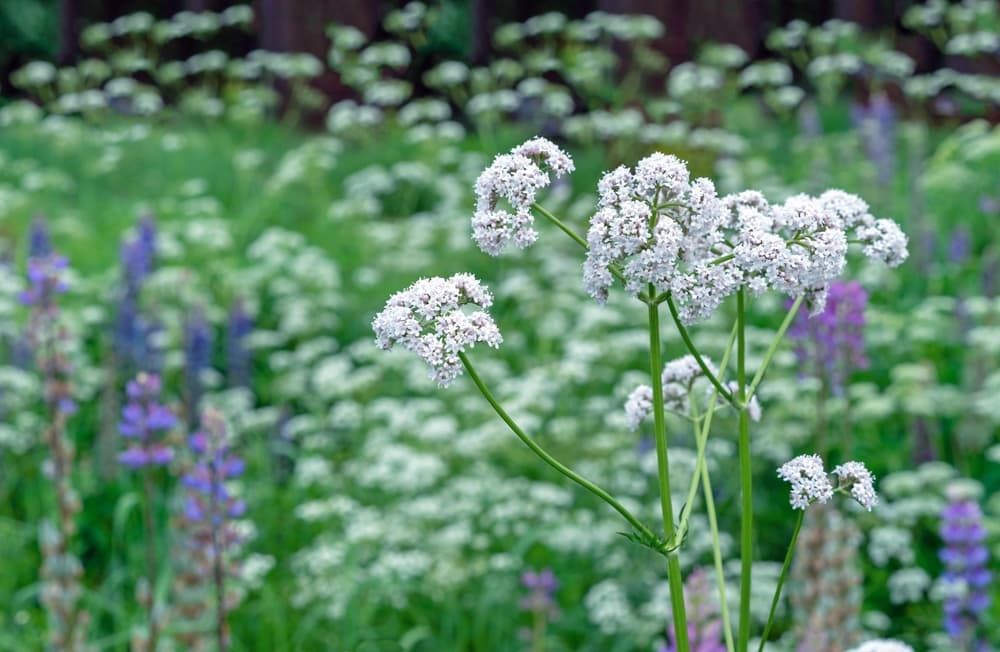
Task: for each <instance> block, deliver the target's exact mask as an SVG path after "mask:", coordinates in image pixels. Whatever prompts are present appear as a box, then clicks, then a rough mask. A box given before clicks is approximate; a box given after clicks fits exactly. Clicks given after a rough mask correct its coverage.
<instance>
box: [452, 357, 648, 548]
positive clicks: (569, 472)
mask: <svg viewBox="0 0 1000 652" xmlns="http://www.w3.org/2000/svg"><path fill="white" fill-rule="evenodd" d="M458 357H459V358H460V359H461V360H462V364H463V365H465V370H466V371H467V372H468V373H469V378H471V379H472V382H473V383H475V385H476V387H477V388H479V391H480V392H481V393H482V395H483V397H484V398H485V399H486V401H487V402H488V403H489V404H490V406H491V407H492V408H493V410H494V411H495V412H496V413H497V416H499V417H500V418H501V419H502V420H503V422H504V423H506V424H507V427H508V428H510V429H511V432H513V433H514V434H515V435H517V438H518V439H520V440H521V441H522V442H524V445H525V446H527V447H528V448H530V449H531V450H532V452H534V453H535V455H537V456H538V457H540V458H542V461H543V462H545V463H546V464H548V465H549V466H551V467H552V468H553V469H555V470H556V471H558V472H559V473H561V474H563V475H564V476H566V477H567V478H569V479H570V480H572V481H573V482H575V483H577V484H578V485H580V486H581V487H583V488H584V489H586V490H587V491H589V492H590V493H592V494H594V495H595V496H597V497H598V498H600V499H601V500H603V501H604V502H606V503H607V504H608V505H610V506H611V507H612V508H613V509H614V510H615V511H616V512H618V513H619V514H621V515H622V517H624V518H625V520H626V521H628V522H629V524H630V525H631V526H632V527H634V528H635V529H636V530H637V531H638V532H639V533H640V534H642V535H643V536H644V537H646V538H647V539H648V540H651V541H655V540H657V539H658V537H657V536H656V535H655V534H653V532H652V530H650V529H649V528H648V527H646V526H645V525H644V524H643V523H642V522H641V521H640V520H639V519H637V518H636V517H635V516H634V515H633V514H632V512H630V511H628V510H627V509H626V508H625V506H624V505H622V504H621V503H620V502H618V501H617V500H616V499H615V498H614V496H612V495H611V494H609V493H608V492H607V491H605V490H604V489H602V488H600V487H599V486H597V485H596V484H594V483H593V482H591V481H590V480H588V479H586V478H585V477H583V476H582V475H580V474H579V473H577V472H576V471H574V470H573V469H571V468H569V467H567V466H566V465H564V464H563V463H562V462H560V461H559V460H557V459H556V458H554V457H552V455H550V454H549V453H548V452H547V451H546V450H545V449H544V448H542V447H541V446H540V445H539V444H538V443H537V442H536V441H535V440H534V439H532V438H531V437H529V436H528V435H527V434H525V432H524V430H522V429H521V427H520V426H519V425H517V423H516V422H515V421H514V419H513V418H511V416H510V415H509V414H507V411H506V410H504V409H503V406H501V405H500V403H499V402H498V401H497V399H496V398H495V397H494V396H493V393H492V392H490V390H489V389H488V388H487V387H486V385H485V384H484V383H483V381H482V379H481V378H480V377H479V374H477V373H476V370H475V369H474V368H473V366H472V363H471V362H470V361H469V358H468V357H467V356H466V355H465V353H459V354H458Z"/></svg>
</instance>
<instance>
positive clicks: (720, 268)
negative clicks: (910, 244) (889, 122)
mask: <svg viewBox="0 0 1000 652" xmlns="http://www.w3.org/2000/svg"><path fill="white" fill-rule="evenodd" d="M598 191H599V194H600V200H599V202H598V208H597V212H596V213H595V214H594V216H593V217H592V218H591V221H590V230H589V231H588V233H587V244H588V247H589V251H588V254H587V260H586V262H585V263H584V285H585V286H586V289H587V292H588V293H589V294H590V295H591V296H592V297H593V298H594V299H595V300H597V301H598V302H601V303H603V302H604V301H606V300H607V297H608V290H609V289H610V287H611V285H612V283H613V281H614V276H613V273H612V269H613V268H616V267H617V268H620V269H621V270H622V276H623V277H624V280H625V291H626V292H628V293H629V294H632V295H638V294H639V292H641V291H642V290H643V289H644V288H646V287H647V286H649V285H651V286H653V287H654V288H655V290H656V292H658V293H662V292H669V293H670V294H671V295H672V296H673V297H674V299H675V300H676V302H677V303H678V305H679V311H680V315H681V319H682V320H683V321H685V322H687V323H690V322H695V321H698V320H701V319H704V318H706V317H708V315H710V314H711V313H712V312H713V311H714V310H715V309H716V308H717V307H718V306H719V304H720V303H721V302H722V300H723V299H725V298H726V297H727V296H729V295H731V294H732V293H734V292H735V291H736V290H737V289H739V288H741V287H746V288H748V289H749V290H751V291H752V292H753V293H755V294H759V293H762V292H764V291H766V290H777V291H779V292H783V293H785V294H789V295H793V296H803V295H804V296H805V297H806V298H807V299H808V301H809V303H810V305H811V307H812V309H813V311H819V310H822V309H823V307H824V305H825V301H826V292H827V288H828V287H829V285H830V283H831V282H832V281H833V280H834V279H835V278H837V276H839V275H840V273H841V272H842V271H843V270H844V266H845V264H846V255H847V249H848V242H849V236H850V235H851V234H853V240H855V241H857V242H859V243H861V244H863V245H864V246H863V251H864V253H865V255H867V256H868V257H870V258H875V259H878V260H881V261H882V262H884V263H886V264H887V265H890V266H896V265H899V264H900V263H902V262H903V261H904V260H905V259H906V256H907V250H906V236H905V235H904V234H903V232H902V231H901V230H900V229H899V226H898V225H897V224H896V223H895V222H893V221H891V220H886V219H876V218H874V217H873V216H872V215H871V214H870V213H869V212H868V205H867V204H866V203H865V202H864V201H863V200H861V199H860V198H858V197H856V196H854V195H850V194H848V193H846V192H843V191H840V190H828V191H827V192H824V193H823V194H822V195H820V196H819V197H812V196H809V195H802V194H800V195H794V196H792V197H790V198H788V199H787V200H786V201H785V202H784V203H782V204H771V203H769V202H768V201H767V199H765V198H764V196H763V195H762V194H760V193H759V192H757V191H753V190H748V191H744V192H741V193H737V194H734V195H727V196H725V197H719V196H718V195H717V193H716V190H715V186H714V184H713V183H712V182H711V181H710V180H708V179H704V178H701V179H695V180H691V179H690V175H689V173H688V169H687V165H686V164H685V163H684V162H683V161H681V160H680V159H678V158H676V157H674V156H670V155H666V154H659V153H657V154H652V155H651V156H648V157H646V158H644V159H642V160H641V161H639V163H638V165H636V167H635V170H630V169H628V168H626V167H619V168H617V169H616V170H613V171H611V172H608V173H607V174H605V176H604V178H603V179H601V182H600V183H599V185H598Z"/></svg>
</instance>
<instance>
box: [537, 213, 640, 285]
mask: <svg viewBox="0 0 1000 652" xmlns="http://www.w3.org/2000/svg"><path fill="white" fill-rule="evenodd" d="M531 206H532V208H534V209H535V210H536V211H538V212H539V213H541V214H542V216H543V217H545V219H547V220H548V221H550V222H552V223H553V224H555V225H556V226H557V227H559V229H560V230H561V231H562V232H563V233H565V234H566V235H568V236H569V237H570V238H571V239H572V240H573V242H575V243H576V244H578V245H580V246H581V247H583V250H584V251H590V247H589V246H588V245H587V241H586V240H584V239H583V238H582V237H581V236H580V234H579V233H577V232H576V231H574V230H573V229H572V228H570V226H569V225H568V224H566V223H565V222H563V221H562V220H560V219H559V218H558V217H556V216H555V215H553V214H552V213H550V212H549V211H547V210H546V209H545V207H544V206H542V205H541V204H539V203H534V204H532V205H531ZM608 271H610V272H611V275H612V276H614V277H615V278H616V279H618V280H619V281H621V282H622V283H625V276H624V275H623V274H622V272H621V270H620V269H618V267H617V266H616V265H612V266H610V267H609V268H608ZM649 296H650V297H652V296H653V295H652V294H650V295H649ZM639 298H640V299H643V300H645V298H644V297H642V296H640V297H639Z"/></svg>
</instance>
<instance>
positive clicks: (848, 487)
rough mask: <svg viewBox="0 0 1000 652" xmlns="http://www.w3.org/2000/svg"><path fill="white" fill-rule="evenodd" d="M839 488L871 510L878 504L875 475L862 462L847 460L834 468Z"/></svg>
mask: <svg viewBox="0 0 1000 652" xmlns="http://www.w3.org/2000/svg"><path fill="white" fill-rule="evenodd" d="M833 474H834V475H835V476H837V489H838V490H841V491H845V492H849V493H850V494H851V496H853V497H854V500H856V501H858V502H859V503H860V504H861V506H862V507H864V508H865V509H867V510H868V511H869V512H870V511H872V509H873V508H874V507H875V505H877V504H878V494H876V493H875V476H873V475H872V473H871V471H869V470H868V468H867V467H866V466H865V465H864V464H862V463H861V462H845V463H843V464H841V465H840V466H838V467H836V468H835V469H834V470H833Z"/></svg>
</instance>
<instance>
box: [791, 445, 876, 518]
mask: <svg viewBox="0 0 1000 652" xmlns="http://www.w3.org/2000/svg"><path fill="white" fill-rule="evenodd" d="M830 475H833V476H835V477H836V478H837V484H836V486H834V483H833V481H832V480H831V479H830ZM778 477H779V478H781V479H782V480H784V481H785V482H788V483H789V484H790V485H791V495H790V502H791V504H792V507H793V508H795V509H805V508H807V507H809V505H811V504H812V503H826V502H829V501H830V499H831V498H833V494H834V492H835V491H839V492H842V493H846V494H848V495H850V496H851V497H852V498H854V499H855V500H856V501H858V503H859V504H860V505H861V506H862V507H864V508H865V509H867V510H868V511H869V512H870V511H872V509H874V507H875V505H876V504H878V495H877V494H876V493H875V476H873V475H872V474H871V472H870V471H869V470H868V468H867V467H866V466H865V465H864V464H862V463H861V462H845V463H843V464H841V465H839V466H837V467H835V468H834V469H833V472H832V474H827V472H826V469H825V468H824V466H823V459H822V458H821V457H820V456H819V455H799V456H798V457H796V458H794V459H792V460H790V461H788V462H785V463H784V464H782V465H781V466H780V467H779V468H778Z"/></svg>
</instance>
